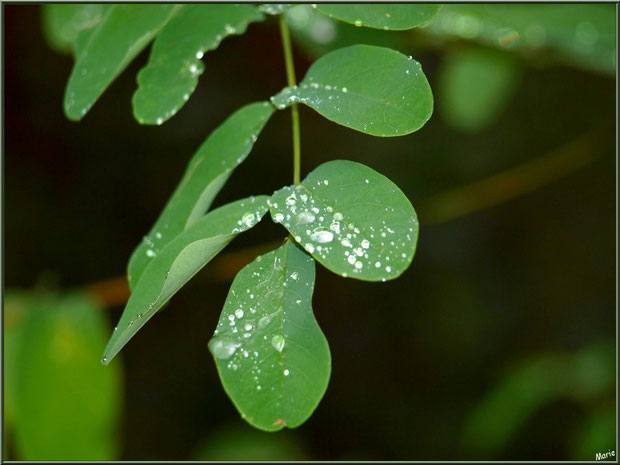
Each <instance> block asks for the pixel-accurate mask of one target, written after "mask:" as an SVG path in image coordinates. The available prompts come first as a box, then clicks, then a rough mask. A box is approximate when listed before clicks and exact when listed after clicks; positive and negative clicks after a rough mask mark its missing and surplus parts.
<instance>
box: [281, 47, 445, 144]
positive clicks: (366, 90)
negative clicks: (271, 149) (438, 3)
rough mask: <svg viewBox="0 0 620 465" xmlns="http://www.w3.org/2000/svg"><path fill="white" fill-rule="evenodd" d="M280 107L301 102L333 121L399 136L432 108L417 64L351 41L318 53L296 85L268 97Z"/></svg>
mask: <svg viewBox="0 0 620 465" xmlns="http://www.w3.org/2000/svg"><path fill="white" fill-rule="evenodd" d="M271 100H272V102H273V103H274V104H275V105H276V106H277V107H278V108H280V109H282V108H285V107H287V106H288V105H291V104H293V103H295V102H301V103H304V104H306V105H308V106H309V107H311V108H313V109H315V110H316V111H318V112H319V113H320V114H321V115H323V116H325V117H326V118H327V119H330V120H332V121H334V122H336V123H338V124H342V125H343V126H347V127H349V128H352V129H356V130H358V131H361V132H364V133H366V134H371V135H373V136H382V137H389V136H403V135H406V134H409V133H411V132H413V131H417V130H418V129H420V128H421V127H422V126H423V125H424V124H425V123H426V121H428V119H429V118H430V117H431V113H432V112H433V95H432V93H431V88H430V85H429V84H428V81H427V80H426V77H425V76H424V73H423V72H422V66H421V65H420V63H418V62H417V61H415V60H413V59H411V58H410V57H409V58H408V57H407V56H406V55H403V54H402V53H399V52H397V51H395V50H391V49H388V48H384V47H375V46H371V45H352V46H350V47H345V48H341V49H339V50H335V51H333V52H330V53H328V54H326V55H323V56H322V57H321V58H319V59H318V60H317V61H315V62H314V63H313V65H312V66H311V67H310V69H309V70H308V72H307V73H306V76H305V77H304V80H303V81H302V82H301V84H300V85H299V86H295V87H288V88H285V89H284V90H282V92H280V93H279V94H277V95H275V96H273V97H272V98H271Z"/></svg>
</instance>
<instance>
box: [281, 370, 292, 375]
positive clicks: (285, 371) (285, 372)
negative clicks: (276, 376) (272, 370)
mask: <svg viewBox="0 0 620 465" xmlns="http://www.w3.org/2000/svg"><path fill="white" fill-rule="evenodd" d="M282 373H284V376H288V375H289V373H290V371H288V370H284V371H283V372H282Z"/></svg>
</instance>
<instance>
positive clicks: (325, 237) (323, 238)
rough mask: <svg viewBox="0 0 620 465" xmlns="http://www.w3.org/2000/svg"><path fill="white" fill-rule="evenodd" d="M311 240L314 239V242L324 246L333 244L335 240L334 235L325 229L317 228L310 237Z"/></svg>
mask: <svg viewBox="0 0 620 465" xmlns="http://www.w3.org/2000/svg"><path fill="white" fill-rule="evenodd" d="M310 239H312V240H313V241H314V242H319V243H321V244H324V243H326V242H331V241H332V240H333V239H334V233H333V232H331V231H328V230H326V229H324V228H317V229H315V230H314V232H313V233H312V234H311V235H310Z"/></svg>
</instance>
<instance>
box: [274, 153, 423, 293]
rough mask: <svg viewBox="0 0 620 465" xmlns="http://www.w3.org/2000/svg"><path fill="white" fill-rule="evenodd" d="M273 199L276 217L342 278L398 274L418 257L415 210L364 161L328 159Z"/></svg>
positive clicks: (378, 278) (379, 278)
mask: <svg viewBox="0 0 620 465" xmlns="http://www.w3.org/2000/svg"><path fill="white" fill-rule="evenodd" d="M270 202H271V216H272V218H273V220H274V221H275V222H276V223H282V224H283V225H284V227H286V228H287V229H288V230H289V231H290V232H291V234H292V235H293V236H294V238H295V240H296V241H297V242H299V243H300V244H301V245H302V246H303V247H304V248H305V249H306V250H307V251H308V252H309V253H311V254H312V256H313V257H314V258H315V259H317V260H318V261H319V262H321V263H322V264H323V265H324V266H326V267H327V268H328V269H330V270H331V271H333V272H334V273H337V274H340V275H342V276H343V277H347V276H349V277H352V278H357V279H361V280H365V281H385V280H388V279H394V278H396V277H398V276H400V274H401V273H402V272H403V271H405V270H406V269H407V268H408V267H409V264H410V263H411V260H412V259H413V255H414V253H415V249H416V244H417V240H418V220H417V217H416V213H415V210H414V209H413V207H412V205H411V203H410V202H409V200H408V199H407V197H406V196H405V194H403V193H402V191H401V190H400V189H399V188H398V187H397V186H396V185H395V184H394V183H393V182H392V181H390V180H389V179H387V178H386V177H385V176H383V175H381V174H379V173H377V172H376V171H374V170H372V169H370V168H368V167H367V166H364V165H362V164H360V163H355V162H352V161H346V160H335V161H330V162H328V163H324V164H322V165H321V166H319V167H318V168H316V169H315V170H314V171H312V172H311V173H310V174H309V175H308V177H306V179H304V180H303V181H302V182H301V184H298V185H295V186H289V187H284V188H282V189H280V190H278V191H276V192H275V193H274V194H273V196H272V198H271V201H270Z"/></svg>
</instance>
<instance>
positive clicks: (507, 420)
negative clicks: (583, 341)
mask: <svg viewBox="0 0 620 465" xmlns="http://www.w3.org/2000/svg"><path fill="white" fill-rule="evenodd" d="M614 364H615V349H614V347H613V345H612V344H600V345H596V346H592V347H588V348H586V349H583V350H582V351H580V352H578V353H575V354H568V353H556V354H547V355H541V356H538V357H536V358H534V359H532V360H528V361H525V362H521V363H519V364H516V365H515V366H513V367H511V368H510V369H509V371H508V372H507V374H506V375H505V376H504V377H503V378H502V379H501V380H500V381H499V383H498V384H497V386H495V387H494V388H493V389H492V390H491V391H490V392H489V394H488V395H487V396H486V397H485V398H484V399H483V400H482V401H481V402H480V404H479V405H478V406H477V407H476V408H475V410H474V411H473V413H472V415H471V417H470V418H469V420H468V422H467V424H466V425H465V431H464V436H463V439H464V441H463V445H464V447H465V448H466V449H467V450H469V451H472V452H475V453H476V454H479V455H483V456H491V455H493V454H496V453H498V452H499V451H501V450H502V449H503V448H504V447H505V446H506V444H507V443H508V441H509V440H510V438H511V437H513V435H514V433H515V432H516V431H517V430H518V429H519V428H520V427H522V425H523V424H525V422H526V421H527V420H528V418H530V416H531V415H533V414H534V413H535V412H536V410H538V409H539V408H540V407H542V406H543V405H545V404H547V403H549V402H552V401H554V400H558V399H561V398H564V399H570V400H573V401H575V402H579V403H586V404H587V403H589V402H591V401H592V400H596V399H597V398H598V397H600V396H603V395H605V393H606V392H609V391H611V390H612V389H613V387H614V380H615V365H614Z"/></svg>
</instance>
